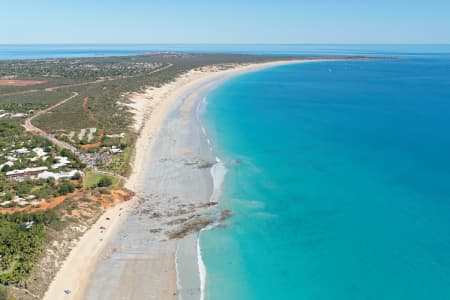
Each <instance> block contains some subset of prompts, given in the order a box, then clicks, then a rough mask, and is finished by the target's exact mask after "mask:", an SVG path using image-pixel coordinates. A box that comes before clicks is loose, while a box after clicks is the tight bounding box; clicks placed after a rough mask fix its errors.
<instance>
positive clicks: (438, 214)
mask: <svg viewBox="0 0 450 300" xmlns="http://www.w3.org/2000/svg"><path fill="white" fill-rule="evenodd" d="M404 57H405V58H407V59H404V60H391V61H355V62H342V61H341V62H321V63H308V64H297V65H289V66H281V67H276V68H272V69H268V70H264V71H260V72H257V73H250V74H246V75H242V76H239V77H237V78H234V79H232V80H230V81H228V82H227V83H225V84H223V85H222V86H220V87H219V88H217V89H216V90H214V91H213V92H211V93H210V94H209V95H208V107H207V112H206V115H205V116H204V120H205V124H206V127H207V133H208V135H209V137H210V139H211V141H212V144H213V148H214V151H215V153H216V154H217V156H219V157H220V158H221V159H222V160H224V161H225V163H226V165H227V168H228V173H227V175H226V178H225V183H224V188H223V190H224V191H223V194H222V197H221V202H222V205H223V206H224V207H225V208H229V209H231V210H232V211H233V212H234V216H233V217H232V218H231V219H229V220H228V221H227V223H226V226H225V227H219V228H216V229H214V230H210V231H204V232H202V234H201V248H202V255H203V260H204V262H205V265H206V269H207V281H206V299H213V300H220V299H327V300H328V299H336V300H340V299H393V300H394V299H395V300H399V299H408V300H411V299H450V217H449V215H450V201H449V200H450V185H449V180H450V158H449V156H448V153H450V122H449V121H448V116H449V113H450V55H449V54H445V53H437V54H430V53H428V54H426V55H420V54H417V53H416V54H415V55H413V56H411V55H407V56H406V55H405V56H404Z"/></svg>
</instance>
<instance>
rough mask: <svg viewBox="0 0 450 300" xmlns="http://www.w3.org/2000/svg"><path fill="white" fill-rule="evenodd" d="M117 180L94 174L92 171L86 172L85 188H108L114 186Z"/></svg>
mask: <svg viewBox="0 0 450 300" xmlns="http://www.w3.org/2000/svg"><path fill="white" fill-rule="evenodd" d="M118 182H119V180H118V179H117V178H116V177H112V176H107V175H103V174H99V173H96V172H94V171H87V172H86V188H87V189H92V188H96V187H108V186H112V185H116V184H117V183H118Z"/></svg>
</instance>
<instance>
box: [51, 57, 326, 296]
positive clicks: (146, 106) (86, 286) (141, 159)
mask: <svg viewBox="0 0 450 300" xmlns="http://www.w3.org/2000/svg"><path fill="white" fill-rule="evenodd" d="M324 60H327V59H323V60H319V59H317V60H295V61H294V60H291V61H276V62H270V63H259V64H248V65H240V66H235V67H234V68H232V69H228V70H218V69H217V68H214V67H205V68H203V70H193V71H190V72H188V73H187V74H185V75H183V76H181V77H179V78H177V79H176V80H175V81H173V82H171V83H169V84H167V85H164V86H162V87H160V88H150V89H148V90H147V91H146V92H145V93H143V94H134V95H132V97H131V101H132V104H131V106H132V108H133V109H134V110H135V111H137V112H138V113H137V114H136V129H140V135H139V138H138V140H137V142H136V145H135V157H134V161H133V168H132V173H131V176H130V178H129V180H128V182H127V184H126V187H127V188H129V189H132V190H133V191H135V192H136V193H137V196H136V197H135V198H134V199H133V200H130V201H128V202H127V203H124V204H121V205H118V206H116V207H114V208H112V209H110V210H108V211H107V212H106V213H105V214H104V215H102V216H101V217H100V219H99V221H98V222H97V223H96V224H95V225H93V226H92V228H91V229H90V230H88V231H87V233H86V234H85V235H84V236H83V237H82V238H81V239H80V240H79V242H78V244H77V245H76V246H75V247H74V249H73V250H72V251H71V253H70V255H69V257H68V258H67V259H66V261H65V263H64V265H63V267H62V268H61V269H60V271H59V272H58V273H57V275H56V277H55V279H54V280H53V281H52V283H51V285H50V287H49V290H48V291H47V293H46V294H45V297H44V299H107V298H108V297H110V296H111V295H116V296H117V295H121V296H125V297H129V298H132V299H143V295H144V294H145V295H146V296H148V295H149V294H148V292H149V291H150V293H151V295H152V296H154V297H163V298H164V299H176V298H179V299H180V298H182V299H199V298H200V297H202V295H201V291H202V290H203V286H204V282H205V278H203V279H201V278H200V277H201V276H200V274H199V265H200V264H201V262H200V259H201V256H200V251H201V249H200V247H199V244H198V232H194V233H188V234H186V235H185V236H184V237H183V238H182V239H179V240H175V239H167V232H170V230H174V226H172V225H167V224H169V223H171V222H175V221H177V222H178V220H182V219H180V216H184V215H185V214H183V213H180V214H178V215H176V214H175V215H174V214H172V213H171V212H173V211H176V210H183V209H184V210H187V211H188V212H189V213H191V214H193V215H198V214H200V215H202V214H203V213H207V212H206V209H205V207H206V206H205V203H208V202H209V201H210V200H211V196H212V195H213V191H214V189H213V187H212V186H213V179H212V176H211V175H212V174H211V171H210V169H209V168H203V167H202V168H200V167H199V166H198V164H201V163H204V162H207V163H210V162H211V160H214V159H215V158H214V157H213V156H212V153H211V149H210V146H209V145H208V144H207V143H206V141H205V139H204V138H203V140H202V137H201V136H202V135H203V137H204V129H203V130H202V127H201V126H199V124H200V123H198V122H199V120H198V119H197V118H196V117H195V116H196V113H197V112H196V109H194V108H195V107H197V105H198V104H199V102H200V100H201V99H202V97H201V96H202V95H204V94H206V93H207V92H208V91H209V90H211V89H212V88H214V87H215V86H217V85H218V84H220V83H222V82H224V81H226V80H227V79H229V78H231V77H234V76H237V75H239V74H242V73H246V72H252V71H257V70H260V69H264V68H269V67H273V66H279V65H284V64H293V63H305V62H317V61H324ZM194 123H196V124H194ZM174 124H175V125H174ZM186 125H187V127H185V128H184V131H182V130H180V131H182V132H183V134H184V137H179V135H180V133H178V132H177V130H179V129H182V128H183V126H186ZM171 126H173V127H171ZM174 129H177V130H174ZM193 131H195V132H196V133H197V135H198V136H196V137H195V138H194V139H193V140H194V142H192V141H191V138H192V136H190V135H191V134H192V133H193ZM167 133H169V134H167ZM175 137H176V138H175ZM170 138H173V139H175V140H177V139H178V138H180V139H183V138H184V144H182V145H173V142H174V141H173V140H170ZM177 147H178V148H177ZM171 150H174V151H175V152H176V153H172V154H173V157H172V160H173V158H174V157H175V158H176V159H178V161H177V162H176V163H175V165H174V166H171V168H166V167H167V166H166V165H164V164H165V163H166V161H163V159H166V156H167V151H171ZM192 152H197V153H195V155H193V156H192V157H191V158H188V160H189V159H191V160H190V161H186V157H187V156H189V155H191V154H193V153H192ZM168 161H169V163H170V160H169V159H168ZM180 162H181V163H180ZM172 163H173V161H172ZM193 164H194V165H195V164H197V168H196V169H195V170H192V169H193V168H192V165H193ZM180 167H181V168H185V169H186V170H184V169H183V170H179V171H177V174H175V175H174V174H171V176H174V178H172V179H170V180H171V181H166V182H159V183H158V182H156V183H155V181H158V179H159V178H166V179H167V178H168V176H167V175H168V174H167V169H169V170H172V171H176V170H178V169H180ZM158 174H159V175H162V176H160V177H158V176H159V175H158ZM177 176H178V177H177ZM180 176H181V177H183V178H184V179H186V178H185V177H186V176H187V179H188V180H187V181H186V180H181V182H180V181H179V179H180ZM198 176H200V177H201V178H202V179H201V180H200V182H196V183H198V186H196V187H193V186H192V185H189V183H192V181H190V180H189V179H192V178H196V179H197V178H199V177H198ZM174 182H177V184H178V186H177V187H173V186H171V185H173V184H174ZM149 186H150V191H149ZM172 188H174V189H175V190H177V192H178V195H176V196H171V197H172V198H170V197H169V201H168V202H166V201H164V203H156V204H155V202H158V201H159V202H161V201H160V200H158V199H159V198H164V196H165V195H164V194H167V192H168V191H169V190H171V189H172ZM152 189H154V190H156V191H157V192H156V195H155V193H153V192H152ZM200 190H201V191H200ZM199 194H200V197H199ZM162 195H163V196H162ZM180 195H183V196H186V197H180ZM174 197H176V198H174ZM163 200H165V199H163ZM146 205H148V207H147V208H145V207H146ZM146 209H147V210H146ZM155 213H157V214H160V215H161V216H160V217H154V218H153V217H152V215H150V216H149V214H153V215H154V214H155ZM188 217H189V216H188ZM106 218H110V220H106ZM105 222H106V223H105ZM162 223H164V224H166V225H167V226H165V227H164V226H163V227H164V228H163V229H161V228H157V229H158V230H159V231H158V230H157V229H155V228H153V227H155V226H156V225H158V226H161V225H162ZM175 223H176V222H175ZM175 223H174V224H175ZM144 225H145V226H146V225H149V226H148V228H149V232H150V235H149V237H146V238H147V239H148V238H150V240H148V242H149V245H147V246H149V247H144V248H145V249H146V250H147V251H148V253H145V257H144V256H143V253H141V252H139V251H141V250H142V249H141V248H139V249H136V245H137V241H139V242H142V239H143V236H142V233H141V232H140V231H141V229H142V228H143V226H144ZM175 225H177V224H175ZM178 225H179V224H178ZM100 226H102V227H106V229H105V230H104V232H100V230H99V227H100ZM175 227H176V226H175ZM133 232H137V233H136V236H134V237H133V236H132V235H133ZM146 242H147V240H146ZM124 249H125V250H124ZM130 249H131V250H130ZM133 251H134V252H133ZM135 252H139V253H138V256H139V257H137V259H135V260H134V261H133V262H132V263H131V264H130V257H131V256H133V257H134V258H135V257H136V253H135ZM130 253H131V254H130ZM143 260H145V261H146V263H142V261H143ZM114 263H116V265H114ZM139 265H144V267H142V266H141V267H140V266H139ZM148 267H151V271H150V270H149V269H148ZM193 268H195V270H193ZM193 272H195V273H196V274H199V276H198V278H186V277H187V276H183V274H189V275H190V276H189V277H193V276H192V274H193ZM203 272H204V271H203ZM147 273H153V274H159V275H161V274H164V275H163V276H157V277H155V276H153V277H152V276H151V274H147ZM80 274H83V276H82V277H81V278H80ZM94 275H95V276H94ZM111 275H113V276H111ZM130 275H132V278H130V277H129V276H130ZM93 276H94V277H93ZM149 276H150V277H149ZM204 276H206V274H204V275H202V277H204ZM124 279H130V280H132V281H133V282H132V283H129V282H126V281H125V282H124ZM120 282H122V283H123V284H119V285H117V283H120ZM141 284H145V285H146V287H145V288H144V289H142V285H141ZM199 287H200V289H199ZM140 289H141V290H140ZM64 290H70V291H71V294H70V295H65V294H64ZM127 291H131V292H132V295H131V294H129V293H128V294H127ZM178 292H180V295H179V294H178Z"/></svg>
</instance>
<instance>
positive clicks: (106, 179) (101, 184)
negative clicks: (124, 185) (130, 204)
mask: <svg viewBox="0 0 450 300" xmlns="http://www.w3.org/2000/svg"><path fill="white" fill-rule="evenodd" d="M110 185H112V179H111V178H109V177H106V176H104V177H102V178H100V180H99V181H98V183H97V186H98V187H107V186H110Z"/></svg>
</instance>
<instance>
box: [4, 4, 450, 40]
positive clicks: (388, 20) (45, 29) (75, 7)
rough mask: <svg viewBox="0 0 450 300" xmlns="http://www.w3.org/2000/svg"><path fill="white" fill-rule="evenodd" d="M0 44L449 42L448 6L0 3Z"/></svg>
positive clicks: (449, 13)
mask: <svg viewBox="0 0 450 300" xmlns="http://www.w3.org/2000/svg"><path fill="white" fill-rule="evenodd" d="M0 7H1V9H0V44H36V43H61V44H64V43H142V44H146V43H164V44H166V43H201V44H215V43H218V44H227V43H234V44H243V43H244V44H254V43H268V44H278V43H293V44H304V43H308V44H309V43H329V44H334V43H357V44H366V43H394V44H401V43H431V44H432V43H434V44H436V43H439V44H448V43H450V1H449V0H409V1H406V0H359V1H357V0H340V1H339V0H334V1H333V0H309V1H306V0H271V1H269V0H258V1H256V0H221V1H217V0H209V1H207V0H190V1H188V0H171V1H170V0H126V1H124V0H39V1H38V0H0Z"/></svg>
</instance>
